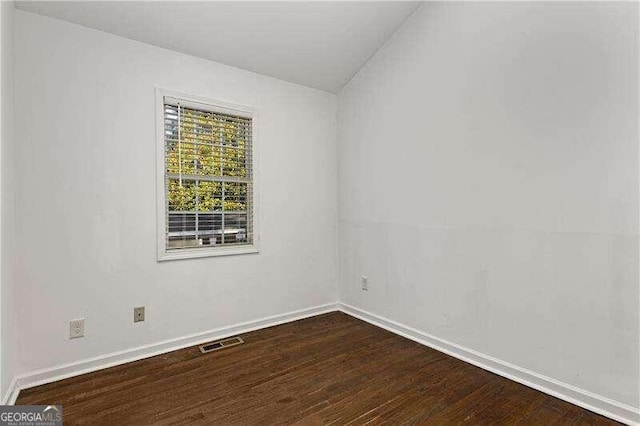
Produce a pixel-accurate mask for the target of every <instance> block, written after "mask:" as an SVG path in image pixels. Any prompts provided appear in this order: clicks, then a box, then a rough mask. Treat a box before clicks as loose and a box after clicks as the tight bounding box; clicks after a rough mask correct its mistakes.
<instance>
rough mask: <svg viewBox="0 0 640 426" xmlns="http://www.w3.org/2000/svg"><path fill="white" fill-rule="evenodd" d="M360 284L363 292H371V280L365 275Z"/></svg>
mask: <svg viewBox="0 0 640 426" xmlns="http://www.w3.org/2000/svg"><path fill="white" fill-rule="evenodd" d="M360 284H361V287H362V290H364V291H369V278H367V277H365V276H364V275H363V276H361V277H360Z"/></svg>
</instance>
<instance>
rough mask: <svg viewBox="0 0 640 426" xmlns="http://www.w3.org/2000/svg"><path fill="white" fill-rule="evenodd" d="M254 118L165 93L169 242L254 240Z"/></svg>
mask: <svg viewBox="0 0 640 426" xmlns="http://www.w3.org/2000/svg"><path fill="white" fill-rule="evenodd" d="M251 131H252V123H251V118H246V117H240V116H235V115H230V114H226V113H225V114H223V113H219V112H214V111H207V110H205V109H199V108H197V107H193V106H192V105H189V106H188V107H185V106H183V105H181V103H180V102H178V101H174V100H169V99H166V98H165V102H164V140H165V195H166V214H167V216H166V225H167V226H166V248H167V250H180V249H185V248H191V249H193V248H199V247H211V246H219V245H222V246H229V245H250V244H252V243H253V205H252V204H253V203H252V201H253V173H252V171H253V169H252V158H251V152H252V150H251V144H252V138H251V136H252V135H251Z"/></svg>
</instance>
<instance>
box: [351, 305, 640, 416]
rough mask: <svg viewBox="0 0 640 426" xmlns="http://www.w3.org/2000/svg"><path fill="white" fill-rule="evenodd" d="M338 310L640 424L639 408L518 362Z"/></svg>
mask: <svg viewBox="0 0 640 426" xmlns="http://www.w3.org/2000/svg"><path fill="white" fill-rule="evenodd" d="M339 309H340V310H341V311H342V312H344V313H346V314H349V315H351V316H354V317H356V318H359V319H361V320H363V321H366V322H368V323H370V324H373V325H375V326H378V327H381V328H384V329H385V330H388V331H390V332H392V333H395V334H398V335H400V336H402V337H406V338H407V339H411V340H413V341H415V342H418V343H420V344H423V345H425V346H428V347H430V348H433V349H435V350H437V351H440V352H444V353H446V354H448V355H451V356H453V357H455V358H458V359H460V360H462V361H465V362H468V363H470V364H473V365H475V366H478V367H480V368H482V369H484V370H488V371H491V372H492V373H495V374H498V375H500V376H503V377H506V378H507V379H510V380H513V381H514V382H518V383H522V384H523V385H526V386H529V387H530V388H533V389H536V390H539V391H541V392H544V393H546V394H549V395H552V396H555V397H556V398H560V399H562V400H565V401H567V402H570V403H572V404H575V405H578V406H580V407H583V408H586V409H587V410H590V411H593V412H595V413H598V414H602V415H603V416H606V417H609V418H612V419H614V420H617V421H619V422H622V423H626V424H629V425H639V424H640V410H639V409H638V408H634V407H631V406H629V405H626V404H623V403H621V402H618V401H614V400H611V399H609V398H606V397H604V396H601V395H597V394H594V393H592V392H589V391H586V390H584V389H580V388H577V387H575V386H572V385H570V384H568V383H563V382H561V381H559V380H556V379H552V378H551V377H546V376H543V375H542V374H538V373H535V372H533V371H529V370H527V369H525V368H521V367H518V366H517V365H513V364H509V363H508V362H505V361H502V360H500V359H497V358H494V357H492V356H489V355H486V354H483V353H481V352H478V351H474V350H473V349H468V348H465V347H463V346H460V345H457V344H455V343H451V342H448V341H446V340H444V339H440V338H438V337H435V336H431V335H429V334H427V333H423V332H421V331H419V330H416V329H414V328H411V327H408V326H406V325H403V324H399V323H397V322H395V321H392V320H389V319H387V318H383V317H381V316H379V315H376V314H372V313H370V312H367V311H364V310H362V309H359V308H356V307H354V306H350V305H347V304H345V303H339Z"/></svg>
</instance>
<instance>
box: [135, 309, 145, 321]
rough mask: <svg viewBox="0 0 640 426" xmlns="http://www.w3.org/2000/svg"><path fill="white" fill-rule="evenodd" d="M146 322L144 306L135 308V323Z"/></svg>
mask: <svg viewBox="0 0 640 426" xmlns="http://www.w3.org/2000/svg"><path fill="white" fill-rule="evenodd" d="M140 321H144V306H138V307H137V308H133V322H140Z"/></svg>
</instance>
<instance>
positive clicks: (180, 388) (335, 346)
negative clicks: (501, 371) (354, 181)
mask: <svg viewBox="0 0 640 426" xmlns="http://www.w3.org/2000/svg"><path fill="white" fill-rule="evenodd" d="M242 337H243V338H244V339H245V341H246V343H245V344H244V345H240V346H236V347H233V348H229V349H224V350H221V351H218V352H213V353H209V354H201V353H200V351H199V350H198V348H197V347H191V348H187V349H182V350H179V351H175V352H171V353H168V354H165V355H159V356H156V357H153V358H148V359H145V360H142V361H136V362H132V363H129V364H125V365H120V366H117V367H113V368H109V369H106V370H101V371H97V372H94V373H89V374H85V375H82V376H78V377H74V378H70V379H66V380H62V381H59V382H56V383H51V384H47V385H43V386H39V387H36V388H31V389H27V390H24V391H22V392H21V393H20V396H19V398H18V401H17V404H62V405H63V414H64V422H65V424H109V425H126V424H241V425H252V424H255V425H258V424H259V425H265V424H301V425H302V424H304V425H315V424H329V423H332V424H339V425H344V424H367V423H371V424H382V423H387V424H400V423H406V424H460V423H467V424H523V425H552V424H593V425H599V424H616V423H615V422H613V421H612V420H609V419H607V418H605V417H602V416H599V415H597V414H594V413H591V412H589V411H587V410H584V409H582V408H579V407H576V406H574V405H571V404H569V403H566V402H564V401H561V400H559V399H557V398H554V397H551V396H548V395H546V394H543V393H541V392H538V391H536V390H533V389H531V388H528V387H526V386H523V385H520V384H518V383H515V382H512V381H510V380H507V379H504V378H502V377H500V376H497V375H495V374H492V373H489V372H487V371H485V370H482V369H480V368H477V367H474V366H472V365H470V364H467V363H465V362H462V361H459V360H457V359H455V358H452V357H450V356H447V355H445V354H442V353H440V352H437V351H435V350H432V349H429V348H427V347H425V346H422V345H420V344H418V343H415V342H412V341H410V340H407V339H404V338H402V337H399V336H396V335H394V334H392V333H390V332H387V331H385V330H382V329H380V328H377V327H374V326H372V325H370V324H367V323H365V322H362V321H360V320H357V319H355V318H352V317H350V316H348V315H346V314H343V313H338V312H334V313H330V314H326V315H320V316H317V317H313V318H309V319H305V320H301V321H296V322H292V323H288V324H284V325H280V326H277V327H272V328H267V329H264V330H259V331H255V332H252V333H248V334H244V335H242Z"/></svg>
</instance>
